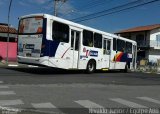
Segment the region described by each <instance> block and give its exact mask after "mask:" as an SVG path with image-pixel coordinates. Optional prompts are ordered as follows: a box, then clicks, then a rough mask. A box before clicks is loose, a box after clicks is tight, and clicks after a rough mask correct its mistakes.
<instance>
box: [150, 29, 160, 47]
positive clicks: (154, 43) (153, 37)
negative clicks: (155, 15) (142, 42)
mask: <svg viewBox="0 0 160 114" xmlns="http://www.w3.org/2000/svg"><path fill="white" fill-rule="evenodd" d="M156 35H160V28H158V29H154V30H152V31H151V32H150V40H151V42H150V46H151V47H154V48H155V49H160V42H157V41H156Z"/></svg>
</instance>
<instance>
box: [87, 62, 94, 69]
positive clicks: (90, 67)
mask: <svg viewBox="0 0 160 114" xmlns="http://www.w3.org/2000/svg"><path fill="white" fill-rule="evenodd" d="M88 69H89V71H93V70H94V64H93V63H90V64H89V65H88Z"/></svg>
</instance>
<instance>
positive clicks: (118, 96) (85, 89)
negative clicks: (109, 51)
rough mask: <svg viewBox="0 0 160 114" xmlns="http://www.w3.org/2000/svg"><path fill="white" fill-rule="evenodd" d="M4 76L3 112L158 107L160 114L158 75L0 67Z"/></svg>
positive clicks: (85, 112) (62, 113)
mask: <svg viewBox="0 0 160 114" xmlns="http://www.w3.org/2000/svg"><path fill="white" fill-rule="evenodd" d="M0 73H1V74H0V106H1V107H0V109H4V108H6V107H9V108H8V110H10V111H11V109H12V108H13V109H14V110H16V109H18V111H19V112H17V113H20V114H21V113H26V114H32V113H33V114H34V113H35V114H39V113H42V114H44V113H52V114H89V111H90V113H91V108H107V111H108V112H107V113H108V114H113V113H111V112H109V108H118V111H122V110H120V109H121V108H123V109H125V111H126V109H128V108H136V109H139V108H156V109H154V111H155V112H154V113H153V112H152V113H150V114H160V112H159V110H158V109H157V108H159V107H160V75H158V74H147V73H133V72H130V73H121V72H118V71H112V72H111V71H110V72H100V71H97V72H96V73H94V74H85V73H84V72H83V71H66V70H57V69H51V68H0ZM23 109H24V110H23ZM92 111H93V110H92ZM105 111H106V110H105ZM112 111H117V110H112ZM114 114H125V113H124V112H123V111H122V112H117V113H114ZM126 114H129V112H127V113H126ZM132 114H138V113H132ZM145 114H149V113H145Z"/></svg>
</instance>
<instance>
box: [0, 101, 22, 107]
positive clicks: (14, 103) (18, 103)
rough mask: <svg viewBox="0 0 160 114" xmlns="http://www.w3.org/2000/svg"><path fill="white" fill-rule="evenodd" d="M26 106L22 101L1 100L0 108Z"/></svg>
mask: <svg viewBox="0 0 160 114" xmlns="http://www.w3.org/2000/svg"><path fill="white" fill-rule="evenodd" d="M21 104H24V103H23V102H22V101H21V100H19V99H17V100H0V106H10V105H21Z"/></svg>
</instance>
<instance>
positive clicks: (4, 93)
mask: <svg viewBox="0 0 160 114" xmlns="http://www.w3.org/2000/svg"><path fill="white" fill-rule="evenodd" d="M14 94H16V93H15V92H14V91H0V95H14Z"/></svg>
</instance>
